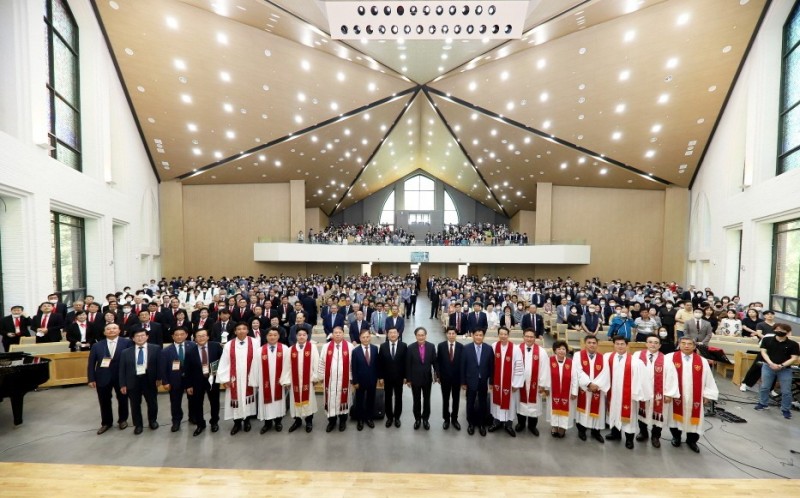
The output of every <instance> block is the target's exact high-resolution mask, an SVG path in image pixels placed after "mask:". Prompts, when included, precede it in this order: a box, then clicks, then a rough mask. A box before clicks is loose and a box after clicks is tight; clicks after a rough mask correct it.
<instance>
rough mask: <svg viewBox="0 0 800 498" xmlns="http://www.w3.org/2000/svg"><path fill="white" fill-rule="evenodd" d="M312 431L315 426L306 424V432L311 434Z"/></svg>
mask: <svg viewBox="0 0 800 498" xmlns="http://www.w3.org/2000/svg"><path fill="white" fill-rule="evenodd" d="M312 430H314V428H313V426H312V425H311V424H306V432H311V431H312Z"/></svg>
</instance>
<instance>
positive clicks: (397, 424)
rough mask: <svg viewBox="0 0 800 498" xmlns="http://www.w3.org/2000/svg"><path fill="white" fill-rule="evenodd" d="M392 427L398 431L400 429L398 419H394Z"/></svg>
mask: <svg viewBox="0 0 800 498" xmlns="http://www.w3.org/2000/svg"><path fill="white" fill-rule="evenodd" d="M394 426H395V427H397V428H398V429H399V428H400V419H399V418H396V419H394Z"/></svg>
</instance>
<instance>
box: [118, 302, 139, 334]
mask: <svg viewBox="0 0 800 498" xmlns="http://www.w3.org/2000/svg"><path fill="white" fill-rule="evenodd" d="M117 323H119V324H120V327H121V328H122V331H123V335H126V336H131V334H132V332H133V329H134V328H135V327H136V326H137V325H139V317H138V316H136V314H135V313H134V312H133V307H132V306H131V305H130V304H128V303H125V304H123V305H122V312H121V313H120V314H119V317H118V319H117ZM131 337H132V336H131Z"/></svg>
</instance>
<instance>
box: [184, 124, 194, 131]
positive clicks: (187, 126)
mask: <svg viewBox="0 0 800 498" xmlns="http://www.w3.org/2000/svg"><path fill="white" fill-rule="evenodd" d="M186 128H188V129H189V131H197V125H196V124H194V123H188V124H187V125H186Z"/></svg>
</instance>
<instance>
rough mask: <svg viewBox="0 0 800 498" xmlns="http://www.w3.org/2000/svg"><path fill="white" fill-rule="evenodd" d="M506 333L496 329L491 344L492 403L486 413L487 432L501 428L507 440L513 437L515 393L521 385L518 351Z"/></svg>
mask: <svg viewBox="0 0 800 498" xmlns="http://www.w3.org/2000/svg"><path fill="white" fill-rule="evenodd" d="M508 334H509V330H508V328H506V327H500V328H499V329H498V330H497V335H498V337H499V338H500V340H499V341H498V342H496V343H495V344H494V346H493V347H492V349H493V350H494V375H493V376H492V383H493V385H492V395H491V399H492V403H491V406H490V412H491V414H492V418H494V424H493V425H492V426H491V427H489V429H487V430H488V431H489V432H494V431H496V430H498V429H500V428H505V430H506V432H507V433H508V435H509V436H511V437H517V433H516V432H515V431H514V427H513V426H512V421H513V420H514V415H515V414H516V413H517V406H516V405H517V402H518V401H519V396H517V390H518V389H519V388H520V387H522V386H524V385H525V376H524V368H523V364H522V350H520V349H519V348H518V347H515V346H514V344H512V343H511V342H510V341H509V340H508Z"/></svg>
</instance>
